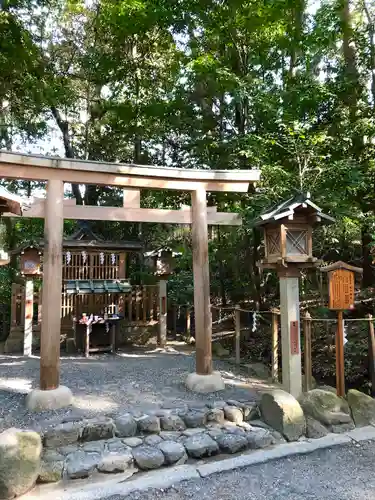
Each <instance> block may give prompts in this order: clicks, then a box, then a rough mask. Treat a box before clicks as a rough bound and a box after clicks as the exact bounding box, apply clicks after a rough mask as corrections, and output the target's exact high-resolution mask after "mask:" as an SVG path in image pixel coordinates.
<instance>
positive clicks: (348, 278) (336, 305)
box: [329, 269, 354, 311]
mask: <svg viewBox="0 0 375 500" xmlns="http://www.w3.org/2000/svg"><path fill="white" fill-rule="evenodd" d="M329 308H330V309H333V310H335V311H345V310H347V309H354V272H353V271H348V270H346V269H337V270H335V271H332V272H330V273H329Z"/></svg>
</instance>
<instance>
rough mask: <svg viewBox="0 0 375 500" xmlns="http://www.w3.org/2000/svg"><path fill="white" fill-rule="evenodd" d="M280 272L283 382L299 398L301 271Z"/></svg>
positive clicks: (300, 379)
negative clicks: (299, 281)
mask: <svg viewBox="0 0 375 500" xmlns="http://www.w3.org/2000/svg"><path fill="white" fill-rule="evenodd" d="M280 274H281V275H280V312H281V351H282V372H283V378H282V383H283V386H284V388H285V390H286V391H287V392H289V393H290V394H291V395H292V396H294V397H295V398H296V399H298V398H299V397H300V395H301V393H302V366H301V339H300V316H299V283H298V280H299V278H298V276H299V271H298V270H297V269H293V268H291V269H290V270H289V269H287V270H285V271H283V272H282V273H280Z"/></svg>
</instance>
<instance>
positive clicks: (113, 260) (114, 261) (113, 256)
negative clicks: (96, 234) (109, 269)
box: [111, 253, 116, 265]
mask: <svg viewBox="0 0 375 500" xmlns="http://www.w3.org/2000/svg"><path fill="white" fill-rule="evenodd" d="M111 264H112V265H115V264H116V255H115V254H114V253H111Z"/></svg>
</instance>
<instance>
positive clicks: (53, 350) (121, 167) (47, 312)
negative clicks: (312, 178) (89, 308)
mask: <svg viewBox="0 0 375 500" xmlns="http://www.w3.org/2000/svg"><path fill="white" fill-rule="evenodd" d="M0 177H1V178H12V179H25V180H36V181H47V195H46V199H45V200H42V201H39V202H36V203H35V204H34V205H32V206H30V208H29V209H28V210H24V213H23V214H24V216H26V217H27V216H29V217H44V220H45V222H44V238H45V247H44V262H43V289H42V302H43V317H42V327H41V350H40V389H36V390H34V391H32V392H31V393H30V394H29V395H28V398H27V402H26V404H27V406H28V407H29V408H30V409H34V410H43V409H55V408H60V407H63V406H67V405H69V404H71V401H72V393H71V391H70V390H69V389H68V388H67V387H63V386H60V308H61V287H62V272H61V269H62V239H63V222H64V218H65V219H76V220H80V219H81V220H82V219H85V220H110V221H123V222H136V221H138V222H163V223H178V224H191V225H192V242H193V274H194V309H195V325H196V373H192V374H189V376H188V379H187V382H186V383H187V385H188V387H189V388H190V389H192V390H195V391H198V392H211V391H215V390H220V389H223V388H224V383H223V381H222V379H221V377H220V375H219V374H218V373H215V372H213V370H212V353H211V334H212V324H211V311H210V280H209V263H208V232H207V225H208V224H215V225H219V224H221V225H239V224H241V219H240V217H239V216H238V215H237V214H231V213H230V214H226V213H218V212H217V211H216V210H215V209H211V208H210V207H209V208H207V200H206V193H207V191H222V192H247V191H248V187H249V184H250V183H255V182H257V181H259V179H260V172H259V171H258V170H231V171H225V170H198V169H180V168H169V167H154V166H143V165H134V164H116V163H102V162H92V161H83V160H71V159H64V158H54V157H44V156H32V155H21V154H14V153H6V152H0ZM64 182H68V183H75V184H97V185H110V186H117V187H122V188H126V189H125V191H124V206H123V207H100V206H78V205H75V204H74V203H72V202H71V200H64ZM142 188H144V189H171V190H178V191H189V192H191V202H192V205H191V209H186V208H183V209H181V210H160V209H146V208H140V204H139V199H140V195H139V189H142ZM134 190H135V191H134Z"/></svg>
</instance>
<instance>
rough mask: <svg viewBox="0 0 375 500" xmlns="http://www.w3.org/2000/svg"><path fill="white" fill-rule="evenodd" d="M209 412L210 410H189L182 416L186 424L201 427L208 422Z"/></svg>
mask: <svg viewBox="0 0 375 500" xmlns="http://www.w3.org/2000/svg"><path fill="white" fill-rule="evenodd" d="M207 414H208V411H204V410H203V411H202V410H189V411H188V412H186V413H184V414H183V415H181V416H182V418H183V419H184V421H185V424H186V426H187V427H193V428H194V427H201V426H202V425H205V424H206V422H207Z"/></svg>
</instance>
